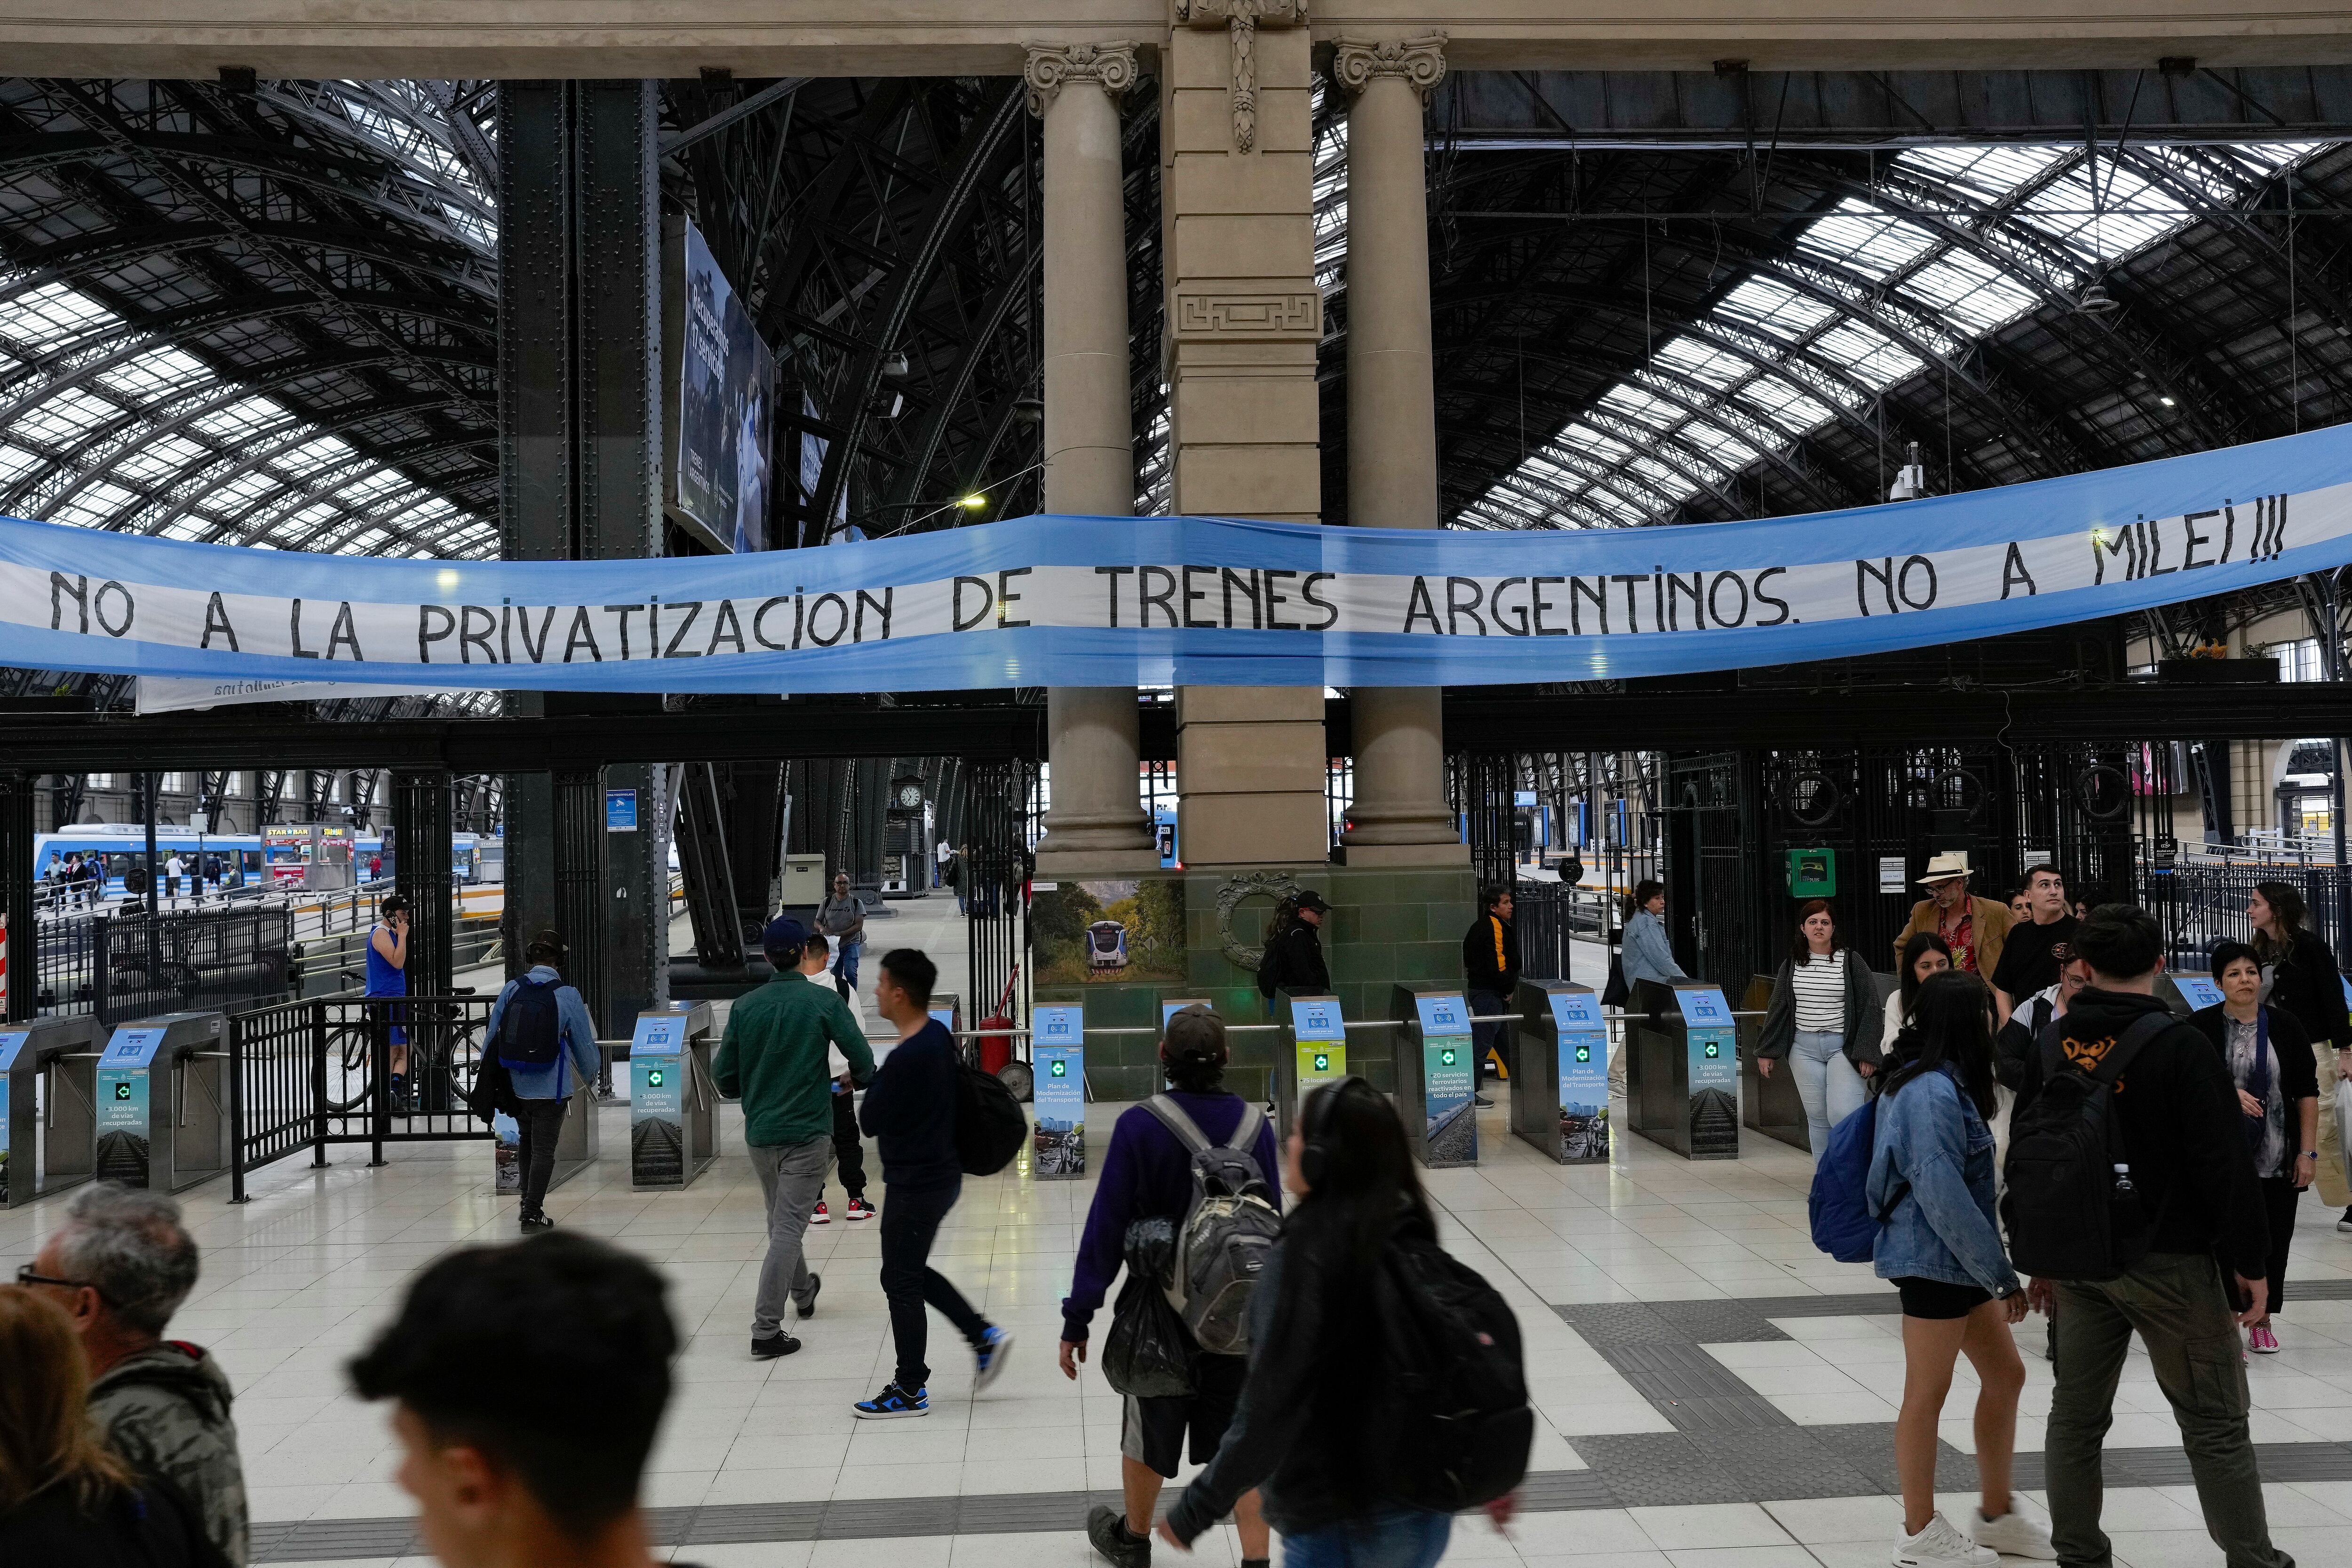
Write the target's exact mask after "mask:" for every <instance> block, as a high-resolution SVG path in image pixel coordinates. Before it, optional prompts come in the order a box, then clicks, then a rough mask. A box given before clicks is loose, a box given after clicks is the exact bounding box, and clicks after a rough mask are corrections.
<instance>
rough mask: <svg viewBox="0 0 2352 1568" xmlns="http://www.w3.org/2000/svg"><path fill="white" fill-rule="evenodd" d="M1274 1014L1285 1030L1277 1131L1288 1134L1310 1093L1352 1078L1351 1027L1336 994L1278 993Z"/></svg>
mask: <svg viewBox="0 0 2352 1568" xmlns="http://www.w3.org/2000/svg"><path fill="white" fill-rule="evenodd" d="M1274 1012H1275V1022H1276V1024H1278V1025H1280V1026H1281V1027H1282V1031H1283V1042H1282V1046H1281V1047H1280V1048H1279V1049H1278V1050H1277V1051H1276V1053H1275V1063H1274V1114H1275V1129H1276V1132H1277V1133H1278V1134H1279V1135H1280V1136H1282V1137H1285V1138H1287V1137H1289V1136H1290V1129H1291V1128H1292V1126H1294V1125H1295V1124H1296V1122H1297V1116H1298V1108H1299V1107H1300V1106H1301V1105H1303V1104H1305V1103H1306V1101H1307V1095H1308V1094H1310V1093H1312V1092H1313V1091H1314V1090H1315V1089H1318V1088H1319V1087H1321V1086H1322V1085H1324V1084H1327V1083H1337V1082H1339V1079H1343V1078H1345V1077H1347V1076H1348V1026H1347V1023H1346V1021H1345V1019H1344V1018H1342V1016H1340V1012H1339V998H1338V997H1337V996H1292V995H1289V994H1279V995H1277V996H1276V997H1275V1000H1274Z"/></svg>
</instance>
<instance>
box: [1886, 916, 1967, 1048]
mask: <svg viewBox="0 0 2352 1568" xmlns="http://www.w3.org/2000/svg"><path fill="white" fill-rule="evenodd" d="M1951 967H1952V949H1951V946H1950V944H1949V943H1948V942H1945V941H1944V939H1943V938H1942V937H1940V936H1937V934H1936V933H1935V932H1934V931H1913V932H1912V933H1911V934H1910V936H1909V937H1908V938H1906V940H1905V942H1904V943H1903V961H1902V968H1901V970H1900V971H1898V973H1897V979H1896V983H1895V989H1894V990H1892V991H1889V992H1888V993H1887V994H1886V1017H1885V1022H1884V1023H1883V1024H1881V1025H1880V1026H1879V1032H1878V1039H1879V1044H1880V1045H1882V1046H1884V1047H1885V1048H1886V1049H1887V1050H1889V1051H1892V1050H1893V1049H1894V1048H1895V1037H1896V1036H1897V1035H1900V1034H1901V1033H1902V1032H1903V1031H1904V1030H1905V1029H1906V1028H1908V1027H1910V1025H1911V1015H1912V1014H1913V1013H1914V1012H1916V1010H1917V1008H1918V1005H1919V987H1920V986H1922V985H1924V984H1927V977H1928V976H1929V975H1931V974H1942V973H1945V972H1946V971H1948V970H1949V969H1950V968H1951Z"/></svg>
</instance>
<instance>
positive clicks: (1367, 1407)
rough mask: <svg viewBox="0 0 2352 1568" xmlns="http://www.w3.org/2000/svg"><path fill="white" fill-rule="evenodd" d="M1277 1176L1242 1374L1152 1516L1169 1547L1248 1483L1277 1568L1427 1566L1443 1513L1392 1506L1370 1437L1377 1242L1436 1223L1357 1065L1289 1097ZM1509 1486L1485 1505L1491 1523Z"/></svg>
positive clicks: (1413, 1240)
mask: <svg viewBox="0 0 2352 1568" xmlns="http://www.w3.org/2000/svg"><path fill="white" fill-rule="evenodd" d="M1283 1184H1284V1185H1285V1186H1286V1187H1287V1188H1288V1189H1289V1190H1290V1192H1291V1193H1292V1194H1295V1196H1296V1206H1295V1207H1294V1208H1293V1209H1292V1210H1291V1215H1290V1218H1289V1220H1288V1221H1287V1222H1286V1224H1285V1225H1284V1226H1283V1229H1282V1239H1281V1242H1280V1243H1279V1244H1278V1245H1277V1246H1276V1248H1275V1250H1274V1254H1273V1257H1272V1258H1270V1259H1269V1261H1268V1262H1267V1264H1266V1268H1265V1273H1264V1274H1262V1275H1261V1276H1260V1277H1259V1279H1258V1283H1257V1288H1256V1289H1255V1291H1254V1292H1253V1293H1252V1295H1251V1299H1250V1360H1249V1375H1248V1379H1247V1381H1246V1382H1245V1383H1244V1385H1243V1388H1242V1396H1241V1403H1240V1405H1239V1407H1238V1408H1237V1409H1236V1410H1235V1412H1234V1417H1233V1422H1232V1425H1230V1426H1227V1427H1226V1429H1225V1436H1224V1441H1223V1443H1221V1444H1220V1445H1219V1446H1218V1448H1217V1452H1216V1457H1215V1458H1213V1459H1211V1460H1210V1461H1209V1464H1208V1467H1207V1468H1205V1469H1203V1470H1202V1472H1201V1473H1200V1474H1199V1475H1198V1476H1197V1477H1195V1478H1194V1479H1193V1480H1192V1485H1190V1486H1188V1487H1186V1488H1185V1489H1184V1495H1183V1496H1182V1497H1181V1498H1180V1499H1178V1500H1177V1502H1176V1506H1175V1507H1174V1508H1172V1509H1171V1510H1169V1511H1168V1516H1167V1518H1166V1519H1164V1520H1162V1521H1160V1538H1161V1539H1162V1540H1164V1541H1166V1542H1168V1543H1169V1544H1170V1545H1171V1546H1173V1547H1176V1548H1177V1549H1178V1550H1180V1551H1184V1552H1189V1551H1191V1550H1192V1542H1193V1541H1194V1539H1195V1538H1197V1537H1198V1536H1199V1535H1200V1534H1201V1533H1202V1531H1205V1530H1207V1529H1208V1528H1209V1527H1210V1526H1211V1525H1213V1524H1214V1523H1215V1522H1216V1521H1218V1520H1220V1519H1222V1518H1223V1517H1224V1516H1225V1515H1226V1514H1228V1513H1230V1512H1232V1511H1233V1508H1234V1503H1235V1502H1236V1501H1237V1500H1239V1499H1240V1498H1241V1496H1242V1494H1243V1493H1244V1492H1246V1491H1248V1490H1249V1489H1250V1488H1252V1487H1257V1488H1259V1498H1260V1500H1261V1502H1262V1505H1263V1507H1264V1509H1265V1519H1266V1522H1267V1523H1269V1524H1271V1525H1273V1526H1274V1528H1275V1529H1276V1530H1278V1531H1281V1532H1282V1537H1283V1562H1284V1564H1285V1568H1430V1565H1431V1564H1432V1563H1435V1562H1436V1561H1437V1560H1438V1558H1439V1557H1441V1556H1443V1555H1444V1552H1445V1545H1446V1542H1447V1540H1448V1539H1449V1537H1450V1535H1451V1533H1452V1531H1453V1524H1454V1520H1453V1516H1452V1515H1450V1514H1446V1513H1441V1512H1438V1511H1435V1510H1430V1509H1424V1508H1416V1507H1413V1506H1412V1505H1410V1504H1406V1503H1401V1502H1399V1501H1398V1500H1396V1499H1395V1498H1394V1497H1393V1496H1392V1495H1384V1493H1386V1492H1388V1491H1389V1489H1387V1488H1384V1487H1383V1486H1382V1485H1381V1475H1382V1472H1383V1469H1384V1468H1386V1467H1384V1466H1383V1465H1382V1464H1381V1462H1380V1461H1381V1454H1380V1453H1379V1452H1378V1450H1376V1449H1375V1448H1374V1447H1372V1445H1373V1444H1376V1443H1378V1442H1380V1441H1381V1439H1382V1438H1383V1437H1384V1436H1386V1434H1385V1433H1384V1431H1383V1430H1382V1426H1381V1422H1380V1421H1379V1420H1377V1419H1376V1418H1375V1416H1376V1412H1377V1407H1378V1400H1379V1398H1380V1393H1381V1364H1382V1363H1383V1360H1384V1359H1385V1358H1384V1356H1383V1353H1382V1348H1381V1316H1380V1314H1379V1313H1378V1312H1376V1311H1372V1310H1367V1305H1366V1304H1367V1303H1368V1302H1370V1300H1373V1299H1374V1298H1375V1295H1376V1294H1377V1292H1378V1276H1379V1275H1380V1274H1381V1271H1382V1269H1383V1268H1384V1267H1385V1260H1386V1258H1387V1256H1388V1254H1389V1253H1390V1252H1391V1250H1393V1249H1396V1248H1399V1247H1409V1246H1433V1245H1434V1244H1435V1242H1436V1239H1437V1222H1436V1219H1435V1217H1434V1215H1433V1213H1432V1212H1431V1209H1430V1206H1429V1199H1428V1197H1427V1195H1426V1194H1423V1191H1422V1187H1421V1180H1420V1177H1419V1176H1418V1175H1417V1174H1416V1173H1415V1172H1414V1169H1413V1163H1412V1152H1411V1150H1410V1149H1409V1148H1408V1147H1407V1146H1406V1144H1405V1139H1404V1128H1403V1124H1402V1122H1400V1121H1398V1120H1397V1114H1396V1111H1395V1110H1394V1109H1393V1108H1392V1107H1391V1105H1390V1104H1389V1102H1388V1097H1387V1096H1385V1095H1383V1094H1381V1092H1380V1091H1379V1090H1377V1089H1374V1088H1372V1086H1371V1085H1370V1084H1369V1083H1367V1082H1365V1081H1364V1080H1363V1079H1360V1078H1345V1079H1340V1080H1339V1082H1338V1083H1335V1084H1330V1085H1327V1086H1326V1087H1324V1088H1321V1089H1317V1090H1315V1092H1314V1093H1313V1094H1311V1095H1309V1096H1308V1097H1307V1103H1306V1104H1305V1105H1304V1106H1302V1107H1301V1108H1300V1110H1299V1116H1298V1121H1297V1125H1296V1126H1295V1127H1293V1128H1292V1130H1291V1133H1290V1140H1289V1142H1288V1144H1287V1145H1286V1151H1285V1171H1284V1176H1283ZM1515 1501H1516V1498H1515V1497H1505V1498H1501V1499H1498V1500H1496V1501H1495V1502H1492V1503H1489V1504H1487V1505H1486V1511H1487V1513H1488V1514H1489V1516H1490V1517H1492V1518H1494V1519H1495V1520H1496V1522H1497V1523H1501V1522H1503V1521H1507V1519H1509V1517H1510V1515H1511V1512H1512V1507H1513V1504H1514V1503H1515Z"/></svg>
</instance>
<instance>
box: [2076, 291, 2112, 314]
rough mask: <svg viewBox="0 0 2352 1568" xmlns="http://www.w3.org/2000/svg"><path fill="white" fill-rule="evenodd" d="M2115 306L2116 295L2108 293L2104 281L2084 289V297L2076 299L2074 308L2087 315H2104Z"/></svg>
mask: <svg viewBox="0 0 2352 1568" xmlns="http://www.w3.org/2000/svg"><path fill="white" fill-rule="evenodd" d="M2115 308H2116V298H2115V296H2114V295H2112V294H2110V293H2108V292H2107V290H2106V286H2105V284H2102V283H2094V284H2092V285H2091V286H2090V287H2089V288H2087V289H2084V290H2083V296H2082V298H2081V299H2079V300H2075V301H2074V309H2075V310H2079V311H2081V312H2082V313H2083V314H2084V315H2085V316H2103V315H2105V314H2106V313H2107V312H2108V311H2109V310H2114V309H2115Z"/></svg>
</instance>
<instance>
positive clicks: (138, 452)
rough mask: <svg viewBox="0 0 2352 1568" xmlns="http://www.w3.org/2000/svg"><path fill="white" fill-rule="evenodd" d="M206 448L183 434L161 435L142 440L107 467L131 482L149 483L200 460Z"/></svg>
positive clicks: (118, 477) (120, 477) (117, 475)
mask: <svg viewBox="0 0 2352 1568" xmlns="http://www.w3.org/2000/svg"><path fill="white" fill-rule="evenodd" d="M204 456H205V448H204V447H199V446H197V445H196V444H195V443H194V441H191V440H189V439H188V438H187V437H184V436H163V437H156V438H155V439H153V440H152V441H142V442H140V443H139V444H137V445H136V446H134V447H131V449H130V450H129V451H127V452H126V453H124V454H123V455H122V456H121V457H120V458H116V459H115V460H114V465H113V467H112V468H111V469H110V472H111V473H113V475H114V476H115V477H116V478H117V479H127V480H129V481H130V482H131V483H132V484H134V485H144V484H151V483H152V482H153V481H155V480H157V479H163V478H165V477H167V476H169V475H171V474H175V473H177V472H179V470H180V469H182V468H186V467H187V466H188V465H189V464H190V463H194V462H196V461H198V460H199V459H201V458H203V457H204Z"/></svg>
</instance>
